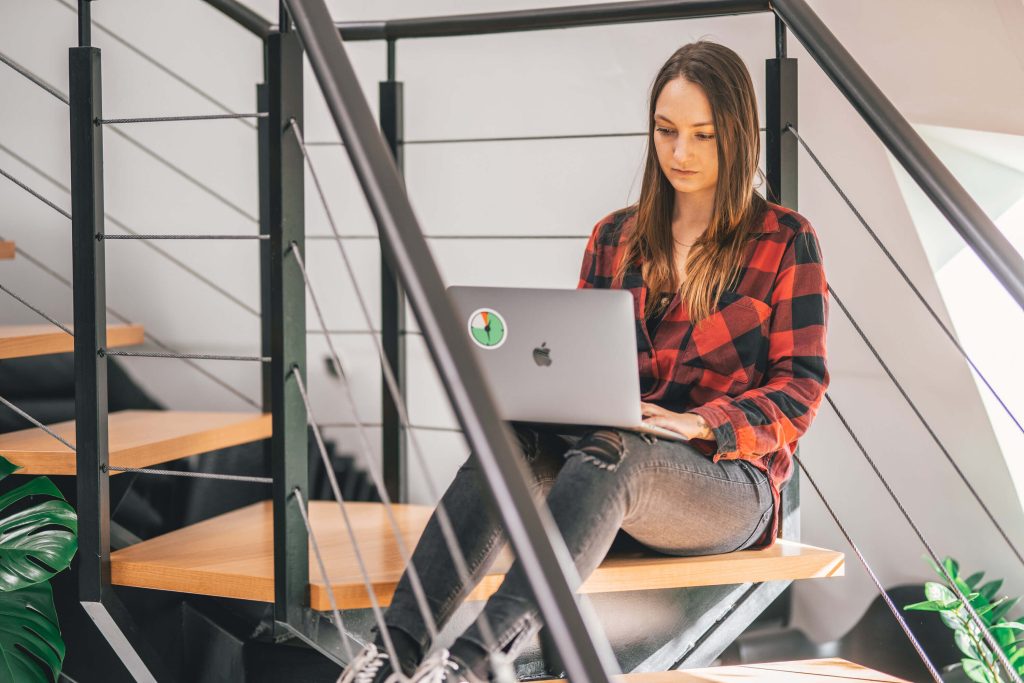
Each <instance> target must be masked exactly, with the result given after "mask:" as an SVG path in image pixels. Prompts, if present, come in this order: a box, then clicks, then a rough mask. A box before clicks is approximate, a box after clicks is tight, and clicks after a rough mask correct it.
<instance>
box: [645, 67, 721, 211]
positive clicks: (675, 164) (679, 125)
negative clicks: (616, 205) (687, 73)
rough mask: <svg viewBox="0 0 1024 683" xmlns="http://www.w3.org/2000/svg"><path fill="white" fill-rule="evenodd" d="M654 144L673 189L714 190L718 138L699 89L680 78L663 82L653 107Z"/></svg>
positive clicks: (697, 86) (686, 190) (716, 174)
mask: <svg viewBox="0 0 1024 683" xmlns="http://www.w3.org/2000/svg"><path fill="white" fill-rule="evenodd" d="M654 147H655V149H656V150H657V152H658V163H659V164H660V165H661V172H662V173H664V174H665V177H666V178H668V181H669V182H670V183H672V187H674V188H675V189H676V191H677V192H688V193H689V192H701V191H711V192H714V188H715V185H717V184H718V140H717V135H716V133H715V127H714V124H713V123H712V117H711V103H710V102H708V98H707V96H706V95H705V94H704V89H703V88H701V87H700V86H699V85H697V84H696V83H692V82H690V81H688V80H686V79H684V78H682V77H679V78H674V79H672V80H671V81H669V82H668V83H666V84H665V87H664V88H662V90H661V93H660V94H659V95H658V100H657V102H656V103H655V107H654ZM685 171H691V172H690V173H686V172H685Z"/></svg>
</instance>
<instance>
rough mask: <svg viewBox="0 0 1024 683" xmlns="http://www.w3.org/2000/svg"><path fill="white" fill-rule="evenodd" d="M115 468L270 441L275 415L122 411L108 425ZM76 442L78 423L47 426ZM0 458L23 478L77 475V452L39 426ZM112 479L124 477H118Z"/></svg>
mask: <svg viewBox="0 0 1024 683" xmlns="http://www.w3.org/2000/svg"><path fill="white" fill-rule="evenodd" d="M107 425H108V427H107V429H108V434H109V442H110V464H111V465H112V466H116V467H148V466H150V465H156V464H158V463H162V462H168V461H170V460H177V459H178V458H185V457H188V456H190V455H196V454H198V453H207V452H209V451H215V450H217V449H220V448H227V447H228V446H236V445H238V444H241V443H248V442H250V441H259V440H261V439H266V438H268V437H269V436H270V432H271V426H270V425H271V423H270V415H267V414H260V413H197V412H185V411H177V410H174V411H172V410H122V411H118V412H116V413H111V414H110V416H109V419H108V421H107ZM47 426H48V427H49V428H50V429H52V430H53V431H54V432H56V433H57V434H59V435H60V436H62V437H63V438H65V439H67V440H68V441H69V442H70V443H72V444H74V443H75V422H74V420H69V421H68V422H59V423H57V424H54V425H47ZM0 455H2V456H3V457H5V458H7V459H8V460H10V461H11V462H12V463H14V464H15V465H19V466H21V467H22V468H23V469H20V470H18V472H17V474H74V473H75V453H74V452H73V451H72V450H71V449H69V448H68V447H67V446H65V445H64V444H62V443H61V442H59V441H57V440H56V439H54V438H53V437H52V436H50V435H49V434H47V433H46V432H44V431H43V430H42V429H39V428H37V427H34V428H31V429H23V430H21V431H17V432H9V433H7V434H0ZM111 474H118V473H117V472H112V473H111Z"/></svg>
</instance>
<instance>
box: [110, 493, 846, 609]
mask: <svg viewBox="0 0 1024 683" xmlns="http://www.w3.org/2000/svg"><path fill="white" fill-rule="evenodd" d="M346 509H347V511H348V514H349V517H350V519H351V520H352V525H353V529H354V530H355V533H356V537H357V538H358V539H359V549H360V552H361V553H362V555H363V560H364V561H365V562H366V565H367V568H368V571H369V574H370V576H371V578H372V584H373V589H374V592H375V593H376V595H377V597H378V599H379V600H380V601H381V602H382V604H388V603H389V602H390V601H391V596H392V594H393V592H394V589H395V586H396V585H397V583H398V579H399V578H400V577H401V574H402V569H403V563H402V560H401V556H400V554H399V552H398V549H397V546H396V544H395V542H394V540H393V536H392V534H391V528H390V525H389V524H388V521H387V517H386V515H385V511H384V507H383V505H382V504H380V503H346ZM431 512H432V509H431V508H429V507H426V506H421V505H395V506H394V515H395V517H396V519H397V523H398V526H399V529H400V530H401V533H402V536H403V538H404V539H405V542H406V546H407V547H408V548H410V550H411V549H412V548H413V547H415V545H416V541H417V540H418V538H419V536H420V534H421V533H422V530H423V527H424V526H425V525H426V522H427V519H428V518H429V516H430V514H431ZM309 516H310V519H311V522H312V525H313V533H314V535H315V536H316V538H317V541H318V543H319V545H320V550H321V553H322V554H323V555H324V561H325V563H326V565H327V573H328V577H329V578H330V580H331V583H332V586H333V588H334V595H335V597H336V599H337V601H338V604H339V606H340V607H342V608H344V609H355V608H361V607H369V606H370V601H369V597H368V593H367V590H366V588H365V585H364V583H363V581H362V577H361V574H360V572H359V567H358V565H357V563H356V559H355V556H354V553H353V552H352V547H351V545H350V544H349V541H348V535H347V532H346V531H345V529H344V527H343V522H342V518H341V511H340V510H339V509H338V506H337V503H334V502H328V501H313V502H311V503H310V509H309ZM272 544H273V538H272V525H271V505H270V502H269V501H265V502H262V503H256V504H254V505H250V506H248V507H244V508H240V509H238V510H234V511H232V512H228V513H226V514H224V515H220V516H219V517H214V518H212V519H209V520H206V521H204V522H200V523H199V524H195V525H193V526H190V527H186V528H184V529H179V530H177V531H173V532H171V533H169V534H166V535H164V536H160V537H157V538H154V539H150V540H148V541H144V542H143V543H140V544H138V545H134V546H131V547H128V548H124V549H123V550H119V551H117V552H115V553H113V554H112V556H111V564H112V570H113V582H114V583H115V584H117V585H123V586H138V587H142V588H156V589H161V590H170V591H178V592H184V593H196V594H200V595H216V596H221V597H229V598H241V599H246V600H259V601H263V602H272V601H273V599H274V590H273V589H274V585H273V584H274V580H273V576H274V572H273V545H272ZM510 562H511V553H510V552H509V551H508V549H507V548H506V550H505V551H503V553H502V554H501V556H500V557H499V559H498V560H497V561H496V563H495V565H494V566H493V567H492V569H491V572H490V574H488V575H487V576H486V577H484V579H483V580H482V581H481V583H480V584H479V585H478V586H477V587H476V589H475V590H474V591H473V592H472V593H471V594H470V596H469V599H471V600H482V599H484V598H486V597H487V596H489V595H490V594H491V593H493V592H494V591H495V590H496V589H497V587H498V586H499V585H500V584H501V581H502V579H503V577H504V574H505V572H506V571H507V570H508V567H509V566H510ZM843 567H844V564H843V554H842V553H838V552H834V551H831V550H824V549H821V548H815V547H813V546H809V545H802V544H800V543H794V542H792V541H784V540H779V541H778V542H777V543H776V544H775V545H773V546H772V547H770V548H766V549H763V550H744V551H740V552H735V553H729V554H726V555H712V556H704V557H672V556H668V555H655V554H653V553H651V554H646V555H641V554H630V555H615V556H609V557H608V558H607V559H606V560H605V561H604V562H603V563H602V564H601V566H600V567H598V569H597V570H596V571H595V572H594V573H593V574H592V575H591V576H590V577H589V578H588V579H587V581H585V582H584V584H583V586H582V588H581V590H582V592H585V593H590V592H615V591H628V590H641V589H653V588H679V587H684V586H711V585H723V584H734V583H747V582H755V581H769V580H775V579H807V578H815V577H830V576H841V575H842V573H843ZM310 576H311V577H312V579H313V580H312V581H311V586H310V602H311V605H312V607H313V608H314V609H317V610H329V609H330V601H329V598H328V592H327V589H326V584H325V583H324V582H323V581H322V580H321V578H320V575H319V571H318V570H317V568H316V563H315V560H313V559H310Z"/></svg>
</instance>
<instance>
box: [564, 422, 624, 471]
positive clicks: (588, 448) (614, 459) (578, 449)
mask: <svg viewBox="0 0 1024 683" xmlns="http://www.w3.org/2000/svg"><path fill="white" fill-rule="evenodd" d="M625 455H626V444H625V442H624V441H623V440H622V432H620V431H618V430H615V429H599V430H597V431H595V432H591V433H589V434H587V435H586V436H584V437H583V438H581V439H580V440H579V441H578V442H577V443H576V446H575V447H574V448H571V449H569V450H568V451H566V453H565V457H566V458H570V457H573V456H579V457H580V458H582V459H583V460H584V461H585V462H589V463H591V464H592V465H595V466H597V467H599V468H601V469H605V470H614V469H615V468H616V467H618V466H619V463H620V462H622V458H623V457H624V456H625Z"/></svg>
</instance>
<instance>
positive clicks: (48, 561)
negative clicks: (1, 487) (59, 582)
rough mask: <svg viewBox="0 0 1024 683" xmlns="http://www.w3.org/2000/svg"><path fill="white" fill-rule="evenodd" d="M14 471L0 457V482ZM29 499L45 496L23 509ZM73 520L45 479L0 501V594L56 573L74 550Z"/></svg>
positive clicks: (75, 519)
mask: <svg viewBox="0 0 1024 683" xmlns="http://www.w3.org/2000/svg"><path fill="white" fill-rule="evenodd" d="M17 469H18V468H17V467H16V466H14V465H12V464H11V463H9V462H8V461H7V460H5V459H4V458H2V457H0V480H2V479H4V478H6V477H7V476H8V475H10V474H11V473H12V472H14V471H15V470H17ZM30 496H46V497H48V498H51V499H55V500H44V501H42V502H40V503H36V504H35V505H31V506H29V507H24V506H18V504H19V503H22V502H26V503H27V502H28V500H27V499H28V498H29V497H30ZM77 533H78V517H77V515H76V514H75V510H74V508H72V507H71V505H69V504H68V502H67V501H66V500H64V496H62V495H61V493H60V491H58V490H57V487H56V486H54V485H53V482H52V481H50V480H49V479H47V478H46V477H36V478H35V479H33V480H32V481H30V482H28V483H27V484H23V485H21V486H19V487H18V488H16V489H14V490H13V491H10V492H9V493H6V494H4V495H2V496H0V592H10V591H17V590H21V589H23V588H25V587H27V586H31V585H34V584H37V583H40V582H42V581H48V580H49V579H50V577H52V576H53V575H54V574H56V573H57V572H59V571H62V570H64V569H66V568H67V566H68V565H69V564H71V558H72V557H74V555H75V551H76V550H77V549H78V537H77Z"/></svg>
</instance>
